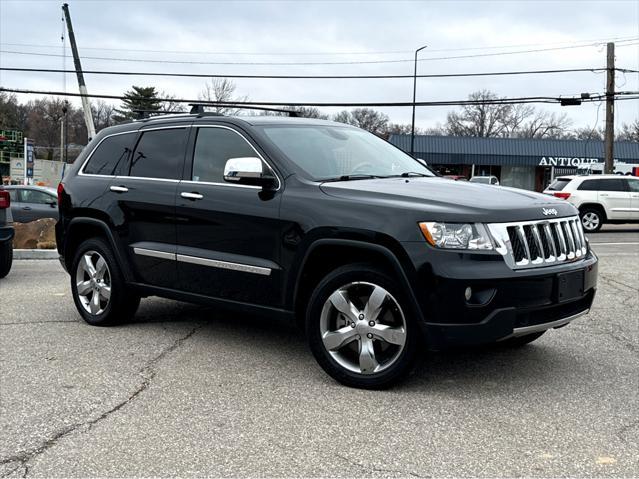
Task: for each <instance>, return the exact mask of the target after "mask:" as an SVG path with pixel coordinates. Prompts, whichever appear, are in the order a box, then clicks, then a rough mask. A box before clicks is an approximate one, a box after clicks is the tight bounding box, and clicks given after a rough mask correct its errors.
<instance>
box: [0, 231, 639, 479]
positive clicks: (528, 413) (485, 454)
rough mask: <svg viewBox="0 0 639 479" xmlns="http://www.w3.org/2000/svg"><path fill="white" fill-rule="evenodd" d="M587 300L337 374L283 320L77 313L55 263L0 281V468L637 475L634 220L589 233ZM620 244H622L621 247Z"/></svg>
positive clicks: (159, 305) (638, 251)
mask: <svg viewBox="0 0 639 479" xmlns="http://www.w3.org/2000/svg"><path fill="white" fill-rule="evenodd" d="M590 239H591V243H592V244H593V248H594V249H595V251H596V252H597V253H598V255H599V256H600V269H599V271H600V276H599V290H598V293H597V298H596V300H595V304H594V307H593V309H592V312H591V314H590V315H588V316H586V317H582V318H580V319H579V320H577V321H575V322H574V323H573V324H571V325H570V326H568V327H566V328H563V329H560V330H556V331H550V332H548V333H547V334H546V335H544V336H543V337H542V338H541V339H539V340H538V341H536V342H535V343H533V344H531V345H529V346H528V347H525V348H523V349H520V350H517V351H504V350H489V349H488V350H487V349H473V350H462V351H460V350H457V351H447V352H440V353H428V354H426V353H424V354H423V355H422V358H421V360H420V364H419V366H418V368H417V369H416V370H415V372H414V373H413V374H412V375H411V376H410V377H409V378H408V379H407V380H406V381H405V382H404V383H402V384H401V385H399V386H397V387H396V388H394V389H391V390H389V391H382V392H379V391H361V390H355V389H348V388H345V387H343V386H340V385H339V384H337V383H335V382H334V381H332V380H331V379H330V378H329V377H328V376H326V375H325V374H324V373H323V372H322V371H321V370H320V368H319V367H318V366H317V365H316V364H315V361H314V360H313V358H312V356H311V354H310V352H309V351H308V350H307V348H306V345H305V343H304V338H303V337H302V335H301V334H300V333H298V332H297V331H296V330H295V329H294V328H292V327H290V326H288V325H287V324H284V323H280V322H275V321H272V320H266V319H264V318H260V317H245V316H237V315H235V314H230V313H222V312H219V311H215V310H213V309H210V308H203V307H200V306H193V305H188V304H183V303H177V302H172V301H168V300H163V299H158V298H148V299H145V300H143V302H142V306H141V308H140V311H139V313H138V316H137V319H136V321H135V322H134V323H132V324H127V325H123V326H119V327H114V328H98V327H91V326H88V325H87V324H85V323H83V322H82V321H80V319H79V315H78V314H77V312H76V311H75V308H74V306H73V301H72V299H71V296H70V288H69V279H68V276H67V275H66V274H65V273H64V271H63V270H62V269H61V267H60V265H59V264H58V263H57V262H56V261H51V260H40V261H37V260H32V261H28V260H25V261H17V262H15V264H14V269H13V270H12V272H11V273H10V275H9V276H8V277H7V278H5V279H3V280H0V431H1V433H0V476H7V477H23V476H39V477H42V476H65V477H78V476H147V477H148V476H178V475H179V476H204V475H206V476H362V477H405V476H408V477H430V476H455V477H459V476H484V477H486V476H492V477H496V476H500V477H504V476H538V477H542V476H543V477H548V476H553V477H556V476H577V477H586V476H589V477H594V476H598V477H602V476H608V477H611V476H615V477H619V476H626V477H636V476H638V475H639V454H638V451H639V289H638V288H639V273H638V271H639V270H638V265H639V228H630V227H607V228H606V229H605V231H604V232H601V233H598V234H593V235H590ZM619 243H624V244H619Z"/></svg>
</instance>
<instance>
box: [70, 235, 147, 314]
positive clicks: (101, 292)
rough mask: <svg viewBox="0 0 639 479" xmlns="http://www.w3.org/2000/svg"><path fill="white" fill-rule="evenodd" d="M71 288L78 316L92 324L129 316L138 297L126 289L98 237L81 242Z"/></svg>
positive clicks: (108, 247) (107, 251)
mask: <svg viewBox="0 0 639 479" xmlns="http://www.w3.org/2000/svg"><path fill="white" fill-rule="evenodd" d="M71 291H72V293H73V300H74V302H75V305H76V308H77V309H78V311H79V313H80V315H81V316H82V318H83V319H84V320H85V321H86V322H87V323H89V324H91V325H94V326H109V325H112V324H117V323H120V322H124V321H127V320H129V319H131V318H132V317H133V316H134V315H135V312H136V311H137V309H138V306H139V304H140V297H139V296H138V295H136V294H134V293H132V292H131V291H129V290H128V289H127V286H126V284H125V282H124V278H123V276H122V272H121V270H120V267H119V265H118V263H117V261H116V260H115V257H114V255H113V252H112V251H111V247H110V246H109V245H108V244H107V243H106V242H105V241H104V240H102V239H100V238H92V239H89V240H86V241H84V242H83V243H82V244H81V245H80V247H79V248H78V250H77V253H76V255H75V258H74V260H73V265H72V268H71Z"/></svg>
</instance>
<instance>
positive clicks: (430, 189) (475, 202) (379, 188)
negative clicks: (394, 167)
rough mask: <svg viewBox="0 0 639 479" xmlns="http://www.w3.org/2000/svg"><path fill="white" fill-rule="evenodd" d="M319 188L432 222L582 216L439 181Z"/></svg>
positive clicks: (544, 201)
mask: <svg viewBox="0 0 639 479" xmlns="http://www.w3.org/2000/svg"><path fill="white" fill-rule="evenodd" d="M320 188H321V190H322V191H323V192H324V193H326V194H327V195H330V196H335V197H338V198H342V199H352V200H357V201H360V202H370V203H372V204H374V205H379V206H392V207H406V208H410V209H419V210H421V211H424V212H428V213H429V218H432V220H433V221H453V220H460V221H478V222H510V221H527V220H535V219H551V218H560V217H564V216H573V215H576V214H577V210H576V209H575V208H574V207H573V206H572V205H571V204H570V203H568V202H566V201H564V200H560V199H557V198H555V197H552V196H548V195H544V194H541V193H535V192H532V191H528V190H521V189H518V188H508V187H503V186H491V185H484V184H480V183H469V182H466V181H453V180H449V179H446V178H440V177H432V178H384V179H369V180H351V181H337V182H330V183H329V182H326V183H322V184H321V185H320ZM544 208H545V209H547V210H551V211H550V212H548V211H547V212H546V213H550V215H548V214H544ZM552 210H555V211H556V212H557V214H556V215H554V214H552V213H553V212H552Z"/></svg>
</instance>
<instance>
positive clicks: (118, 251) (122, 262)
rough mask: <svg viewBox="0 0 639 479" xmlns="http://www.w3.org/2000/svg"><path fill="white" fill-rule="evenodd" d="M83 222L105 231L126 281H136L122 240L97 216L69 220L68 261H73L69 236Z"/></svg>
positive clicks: (66, 240) (66, 252)
mask: <svg viewBox="0 0 639 479" xmlns="http://www.w3.org/2000/svg"><path fill="white" fill-rule="evenodd" d="M83 224H84V225H86V224H90V225H92V226H96V227H98V228H100V229H101V230H102V231H103V232H104V236H105V237H106V239H107V241H108V242H109V243H110V245H111V248H112V250H113V254H114V255H115V259H116V261H117V262H118V266H119V267H120V270H121V271H122V273H123V275H124V279H125V281H126V282H127V283H131V282H133V281H134V278H133V274H132V273H131V270H130V269H129V266H128V262H127V260H126V259H125V257H124V251H123V248H122V247H121V246H120V242H119V241H118V240H117V239H116V237H115V236H114V235H113V231H111V228H109V225H107V224H106V223H105V222H104V221H102V220H99V219H96V218H91V217H88V216H77V217H75V218H73V219H72V220H71V221H70V222H69V226H68V228H67V232H66V234H65V246H64V249H65V257H66V258H67V261H71V257H70V256H69V255H68V253H69V252H68V251H67V247H66V244H67V242H68V238H70V237H71V235H72V234H73V229H74V227H77V226H79V225H83Z"/></svg>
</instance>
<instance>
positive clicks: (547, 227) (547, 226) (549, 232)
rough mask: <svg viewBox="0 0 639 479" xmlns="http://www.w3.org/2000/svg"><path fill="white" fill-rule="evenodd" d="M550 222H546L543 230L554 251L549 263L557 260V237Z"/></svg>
mask: <svg viewBox="0 0 639 479" xmlns="http://www.w3.org/2000/svg"><path fill="white" fill-rule="evenodd" d="M550 228H551V226H550V223H544V225H543V230H544V233H545V235H546V239H547V241H548V244H549V245H550V249H551V251H552V256H550V258H548V259H547V261H548V262H549V263H552V262H554V261H557V245H555V237H554V236H553V235H552V230H551V229H550Z"/></svg>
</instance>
